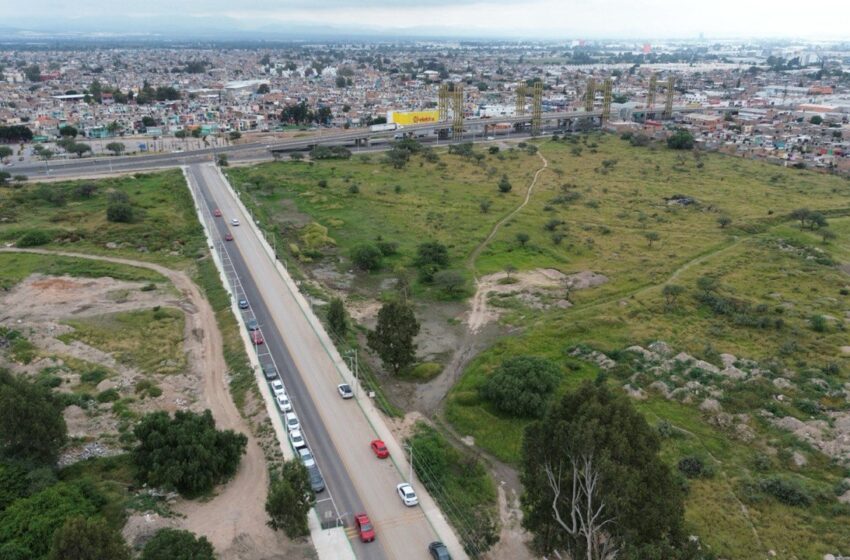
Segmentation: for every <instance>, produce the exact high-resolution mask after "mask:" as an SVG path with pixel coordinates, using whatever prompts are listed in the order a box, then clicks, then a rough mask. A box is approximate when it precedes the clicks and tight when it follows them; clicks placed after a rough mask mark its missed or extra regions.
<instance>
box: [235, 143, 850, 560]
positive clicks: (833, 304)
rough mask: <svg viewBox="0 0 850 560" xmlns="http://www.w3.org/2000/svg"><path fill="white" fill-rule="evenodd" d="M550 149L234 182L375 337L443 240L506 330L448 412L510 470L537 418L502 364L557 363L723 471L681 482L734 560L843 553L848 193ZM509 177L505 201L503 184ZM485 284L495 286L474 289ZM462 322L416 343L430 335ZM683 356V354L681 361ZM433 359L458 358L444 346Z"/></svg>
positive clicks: (729, 162) (696, 520) (699, 527)
mask: <svg viewBox="0 0 850 560" xmlns="http://www.w3.org/2000/svg"><path fill="white" fill-rule="evenodd" d="M538 146H539V154H531V153H529V151H528V150H526V149H524V148H518V149H515V150H513V151H509V150H507V149H505V148H506V147H504V146H503V147H502V149H501V150H500V152H499V153H493V154H490V153H487V152H486V150H485V149H483V148H476V151H478V152H479V153H482V154H483V158H478V159H480V163H479V162H478V161H477V160H476V158H463V157H460V156H456V155H449V154H446V153H445V152H438V153H439V160H438V161H436V162H434V161H432V162H428V161H426V160H425V158H421V157H420V156H414V157H413V158H412V159H411V161H410V162H409V163H408V164H407V166H406V167H405V168H404V169H401V170H396V169H393V168H392V167H390V166H389V165H388V164H387V163H385V162H383V161H382V160H381V159H379V158H378V157H376V156H373V157H372V159H371V160H370V161H362V160H358V159H357V158H356V157H355V159H354V160H352V161H335V162H328V161H325V162H316V163H313V164H308V163H277V164H270V165H263V166H258V167H254V168H244V169H233V170H230V171H229V174H230V176H231V179H232V180H233V182H234V184H235V185H236V186H237V188H240V189H241V190H242V191H243V192H247V193H248V195H249V196H247V197H246V199H247V201H248V202H249V204H253V205H254V206H255V208H256V209H257V211H258V215H259V216H260V219H261V221H263V222H264V223H266V224H272V225H273V226H274V229H275V231H276V233H278V235H279V236H280V237H279V240H278V247H279V249H280V248H283V250H282V251H281V252H283V253H286V254H287V256H288V258H290V259H291V260H292V261H300V262H301V263H302V264H301V269H302V270H304V271H305V272H307V273H308V274H309V276H311V277H312V279H314V280H316V281H318V282H319V283H320V286H321V287H322V288H324V290H325V293H327V291H331V292H340V293H343V294H345V295H347V296H349V299H348V303H349V306H350V307H351V308H352V309H353V310H354V311H355V312H356V313H357V315H358V317H361V318H365V320H366V322H367V323H368V318H369V317H370V316H371V315H370V314H368V313H365V314H364V313H360V310H362V309H364V308H367V307H369V305H371V304H370V303H369V302H372V301H374V300H375V299H377V298H380V295H381V292H383V291H387V290H390V289H391V288H392V282H391V281H390V278H394V277H395V276H397V275H398V274H399V273H407V274H408V275H411V276H413V275H414V272H413V271H412V270H411V268H412V267H411V263H412V261H413V259H414V257H415V247H416V245H417V244H418V243H420V242H422V241H426V240H437V241H440V242H442V243H444V244H445V245H446V246H447V247H448V248H449V254H450V257H451V267H452V268H457V269H461V270H462V271H463V272H464V274H465V275H466V278H467V282H468V284H467V289H466V292H465V293H466V294H467V295H468V294H471V293H472V292H473V291H475V288H477V290H478V293H477V294H476V297H475V298H474V300H473V302H474V303H473V305H472V308H473V313H475V310H476V309H479V308H480V307H481V306H482V301H483V305H485V306H487V308H488V312H486V313H479V314H478V315H479V316H483V317H485V318H489V320H490V321H498V328H499V332H500V333H502V334H507V333H510V336H503V337H501V338H500V339H499V340H497V342H496V343H495V344H493V345H492V346H491V347H490V348H489V349H487V350H485V351H484V352H482V353H480V354H479V355H478V356H477V357H475V358H474V359H473V360H472V362H471V364H469V365H468V367H466V368H465V372H464V374H463V376H462V378H461V380H460V381H459V383H457V384H456V385H455V387H454V388H453V390H452V392H451V393H450V394H449V397H448V399H447V400H446V403H445V408H444V413H445V415H446V417H447V419H448V420H450V421H451V422H452V424H453V426H454V428H455V430H456V431H457V432H458V434H459V435H461V436H469V438H470V440H474V442H475V444H476V445H478V446H480V447H481V448H483V449H485V450H487V451H489V452H490V453H492V454H493V455H495V456H496V457H498V458H499V459H501V460H503V461H505V462H507V463H514V462H515V461H516V460H517V458H518V453H519V444H520V439H521V434H522V431H523V428H524V426H525V425H526V423H527V419H523V418H510V417H505V416H502V415H501V414H499V413H497V412H496V411H495V409H493V408H492V407H491V406H490V405H489V404H488V403H487V402H484V401H483V400H482V399H481V398H480V397H479V395H478V387H479V386H480V385H481V384H482V383H483V381H484V380H485V379H486V378H487V376H489V375H490V374H491V372H492V371H493V370H494V368H495V367H496V366H497V365H498V364H500V363H501V361H502V360H503V359H504V358H506V357H509V356H515V355H520V354H532V355H540V356H546V357H549V358H551V359H553V360H555V361H556V362H558V363H559V364H560V365H561V366H562V370H563V382H562V384H561V387H560V388H559V389H558V392H563V391H566V390H568V389H569V388H570V387H572V386H575V385H576V384H578V383H579V382H580V381H581V380H583V379H588V378H594V377H596V376H597V375H598V374H599V373H600V372H604V373H605V374H606V375H607V378H608V380H609V382H611V383H615V384H617V385H618V386H624V387H625V388H626V390H627V391H629V392H630V394H632V395H633V396H634V397H635V399H636V401H635V402H636V404H637V405H638V406H639V408H640V409H641V410H642V411H643V412H644V413H645V415H646V417H647V419H648V421H649V422H650V423H651V424H652V425H658V426H659V430H660V431H662V432H663V435H664V437H665V439H664V442H665V443H664V454H665V457H666V458H667V459H668V460H669V462H670V463H671V465H675V464H677V463H678V461H679V460H680V459H681V458H683V457H686V456H690V455H698V456H699V457H700V458H701V460H704V461H705V462H706V463H710V464H711V465H712V469H711V476H706V477H703V478H697V479H692V480H690V482H689V487H690V490H689V494H688V511H687V519H688V521H689V523H690V526H691V530H692V531H693V532H695V533H697V534H699V535H700V536H701V537H702V538H703V540H704V541H705V542H706V543H707V544H709V545H710V546H711V547H712V549H713V550H715V551H716V552H718V553H719V554H720V555H722V556H723V557H729V558H751V557H756V556H765V555H767V554H768V553H769V551H775V553H776V554H777V555H778V556H779V557H789V558H790V557H798V558H809V557H815V556H817V555H819V554H824V553H827V552H830V551H832V552H834V551H836V550H839V548H838V547H839V546H842V543H843V542H844V541H845V540H846V539H842V535H841V528H842V527H844V526H846V523H847V521H848V519H850V516H848V511H847V507H846V506H845V505H842V503H841V502H840V501H839V498H841V500H846V499H850V497H848V496H847V494H846V492H847V490H848V488H850V486H848V483H847V482H846V481H845V482H843V480H844V478H845V477H847V476H848V474H850V472H848V471H847V470H846V469H847V466H848V465H847V462H848V461H850V450H847V449H845V448H844V447H842V446H841V445H842V444H841V443H840V441H842V438H843V437H850V435H847V432H846V431H847V430H850V427H848V426H850V423H848V420H847V417H846V415H847V411H848V408H850V404H848V403H850V400H848V395H850V390H849V389H848V385H846V383H848V380H850V354H848V351H850V348H847V343H846V342H845V341H846V334H845V328H846V327H845V320H846V317H847V313H848V312H850V277H847V276H846V274H845V272H844V271H843V270H842V268H841V266H840V265H842V264H844V263H848V262H850V249H848V245H847V242H846V240H847V236H848V235H850V219H848V218H845V216H847V215H848V214H850V182H848V181H847V180H845V179H842V178H839V177H833V176H828V175H822V174H816V173H810V172H800V171H797V170H792V169H785V168H781V167H777V166H772V165H768V164H764V163H760V162H753V161H747V160H739V159H734V158H730V157H722V156H717V155H706V154H703V155H700V154H693V153H690V152H677V151H671V150H667V149H666V148H662V147H650V148H636V147H632V146H630V145H629V143H628V142H626V141H623V140H620V139H618V138H615V137H611V136H589V137H583V138H579V137H571V138H570V139H568V140H561V141H558V142H553V141H549V140H546V141H541V142H539V144H538ZM540 156H542V157H543V158H545V160H546V161H547V164H548V165H547V167H546V169H545V170H544V171H542V172H541V173H540V175H539V177H538V181H537V182H536V183H535V186H534V190H533V193H532V195H531V196H530V198H529V202H528V204H527V205H526V206H525V207H524V208H522V210H520V211H519V212H517V213H516V214H515V215H514V216H512V217H511V218H510V219H508V220H507V221H506V222H505V223H503V224H502V225H501V227H499V228H498V229H496V230H495V234H494V235H493V238H492V240H491V241H490V242H489V243H486V244H484V245H482V243H483V242H484V240H485V239H486V238H487V237H488V235H489V234H490V232H491V231H493V228H494V226H495V225H496V224H497V223H499V222H500V221H501V220H502V219H503V218H504V217H505V216H507V215H508V214H509V213H510V212H511V211H512V210H514V209H516V208H517V207H518V206H519V205H520V203H521V202H522V200H523V199H524V197H525V195H526V192H527V189H528V186H529V184H531V179H532V176H533V175H534V173H535V172H536V171H537V170H538V169H540V167H541V165H542V160H541V157H540ZM502 175H506V176H507V177H508V180H509V182H510V183H511V184H512V187H513V188H512V190H511V191H510V192H509V193H507V194H500V193H499V192H498V188H497V185H498V183H499V180H500V178H501V177H502ZM482 200H489V201H490V203H489V206H487V204H484V205H483V206H487V208H486V210H487V211H486V212H485V211H483V210H484V208H483V206H482V204H481V201H482ZM800 208H808V209H810V210H811V211H813V212H818V213H820V214H822V216H823V217H825V219H826V220H827V222H828V225H826V226H816V225H812V223H811V222H810V221H806V223H805V224H803V225H802V226H801V223H800V221H799V220H797V219H794V218H792V217H791V214H792V212H793V211H794V210H796V209H800ZM315 224H318V226H320V227H318V226H316V225H315ZM325 228H326V229H325ZM825 230H826V231H829V232H831V233H830V234H824V233H823V232H824V231H825ZM317 232H318V234H319V235H317ZM518 234H524V235H518ZM832 234H834V235H835V237H834V238H833V237H832ZM378 241H388V242H395V243H397V244H398V247H397V252H396V253H395V254H391V255H389V256H387V257H385V258H384V266H383V268H382V270H381V271H380V272H378V273H372V274H364V273H360V272H356V271H355V270H354V267H353V266H352V264H351V261H350V259H349V257H350V254H351V250H352V249H353V248H354V247H355V246H357V245H359V244H362V243H365V242H370V243H376V242H378ZM479 251H480V253H479ZM470 257H477V258H470ZM547 269H555V270H556V271H558V272H560V273H562V274H563V278H564V279H565V280H564V281H563V282H562V285H561V286H558V285H554V286H553V285H550V286H545V287H541V286H539V285H538V286H533V287H529V288H522V289H517V290H513V289H509V288H508V287H506V286H509V285H510V284H511V283H513V282H516V281H518V282H520V283H524V282H527V279H528V278H529V277H533V276H534V275H539V274H540V273H541V270H547ZM514 270H516V273H514ZM590 272H593V273H596V276H592V277H593V278H600V277H601V276H604V278H605V281H604V282H596V283H593V284H592V285H591V286H587V287H585V288H584V289H579V288H580V287H581V286H577V285H574V284H573V283H571V282H568V281H567V279H575V278H588V277H591V276H590V275H589V273H590ZM474 273H477V274H478V275H485V274H494V273H502V275H503V276H493V277H491V278H492V279H494V281H495V286H494V285H493V282H489V283H488V282H482V283H481V284H479V285H478V286H475V285H474V284H473V282H472V279H473V278H474ZM523 273H528V274H531V276H523ZM511 274H515V277H514V278H513V279H509V280H506V277H508V276H510V275H511ZM599 275H601V276H599ZM517 277H518V279H517ZM551 277H555V275H552V276H551ZM514 285H515V284H514ZM665 286H668V287H667V288H666V289H665ZM669 286H674V288H670V287H669ZM311 289H312V288H311ZM481 290H484V291H483V292H482V291H481ZM414 292H415V297H416V298H417V302H418V304H419V307H418V310H419V312H420V315H421V316H422V317H423V321H424V322H427V321H429V320H430V321H431V322H434V319H433V318H432V317H433V316H435V315H436V314H435V313H434V311H433V310H434V309H438V308H439V306H440V305H442V304H441V303H440V300H443V299H447V295H446V294H444V293H441V292H440V291H438V290H436V289H435V288H433V287H430V286H427V285H422V284H418V283H416V282H414ZM492 310H496V311H497V312H491V311H492ZM464 319H465V317H462V316H455V317H452V318H450V319H449V320H448V322H447V321H446V318H445V317H443V318H442V321H443V323H442V324H443V328H442V329H440V328H439V327H434V328H429V329H424V328H423V330H427V333H426V334H427V336H429V337H432V338H439V337H440V336H443V335H441V334H440V331H446V330H451V329H455V328H457V326H458V323H459V322H460V321H462V320H464ZM435 324H436V323H435ZM477 328H480V325H476V329H477ZM489 335H490V336H492V331H491V332H490V334H489ZM464 336H467V337H471V338H472V339H473V340H474V339H475V336H472V335H470V334H469V333H467V335H455V344H454V346H453V348H461V349H463V350H465V349H468V348H471V347H472V346H470V345H468V344H466V341H467V338H465V337H464ZM458 340H462V341H464V342H463V344H461V343H458V342H457V341H458ZM655 341H663V342H664V343H665V347H666V348H669V350H670V351H671V352H672V354H671V355H670V356H668V357H666V358H663V359H662V358H659V361H657V362H653V361H652V360H651V359H649V358H646V359H644V358H639V359H638V358H635V356H636V354H635V352H634V351H632V352H627V351H626V349H627V348H629V347H631V346H633V345H640V346H641V347H642V348H644V349H645V348H647V347H649V345H650V344H651V343H653V342H655ZM421 344H422V345H423V346H427V345H428V344H430V340H428V339H422V342H421ZM460 351H461V350H458V352H460ZM596 352H598V353H596ZM679 353H686V354H687V356H682V357H681V361H676V360H674V359H673V358H674V357H675V356H676V355H677V354H679ZM637 355H638V356H640V354H637ZM438 361H442V363H444V364H445V363H455V362H454V361H453V359H452V355H451V353H449V354H447V355H444V356H443V357H442V359H441V360H438ZM461 363H464V362H463V360H461ZM715 370H716V371H715ZM439 382H440V376H438V377H437V378H436V379H435V380H434V381H433V382H428V384H431V383H439ZM393 384H394V385H395V383H393ZM798 423H799V424H798ZM842 430H844V431H842ZM807 434H808V435H807ZM842 434H845V435H842ZM789 488H790V489H791V490H789ZM789 495H793V496H795V498H792V499H789V498H788V496H789ZM801 496H802V497H801ZM797 498H799V499H797Z"/></svg>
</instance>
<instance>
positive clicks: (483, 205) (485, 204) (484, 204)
mask: <svg viewBox="0 0 850 560" xmlns="http://www.w3.org/2000/svg"><path fill="white" fill-rule="evenodd" d="M492 205H493V201H492V200H490V199H488V198H485V199H482V200H480V201H478V209H479V210H481V213H482V214H486V213H487V212H489V211H490V207H491V206H492Z"/></svg>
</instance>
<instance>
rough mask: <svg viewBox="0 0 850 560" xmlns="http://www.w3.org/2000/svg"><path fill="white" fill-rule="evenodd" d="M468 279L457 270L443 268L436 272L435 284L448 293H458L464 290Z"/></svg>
mask: <svg viewBox="0 0 850 560" xmlns="http://www.w3.org/2000/svg"><path fill="white" fill-rule="evenodd" d="M465 283H466V280H465V279H464V277H463V274H461V273H460V272H458V271H457V270H441V271H439V272H437V273H436V274H434V285H435V286H437V287H438V288H440V289H441V290H443V291H444V292H446V294H448V295H450V296H451V295H457V294H458V293H460V292H461V291H463V286H464V284H465Z"/></svg>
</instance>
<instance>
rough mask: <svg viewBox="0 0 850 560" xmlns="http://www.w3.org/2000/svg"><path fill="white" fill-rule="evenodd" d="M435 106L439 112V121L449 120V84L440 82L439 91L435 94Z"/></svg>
mask: <svg viewBox="0 0 850 560" xmlns="http://www.w3.org/2000/svg"><path fill="white" fill-rule="evenodd" d="M437 108H438V110H439V112H440V122H443V121H447V120H449V84H446V83H442V84H440V93H439V94H438V96H437Z"/></svg>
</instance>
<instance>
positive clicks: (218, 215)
mask: <svg viewBox="0 0 850 560" xmlns="http://www.w3.org/2000/svg"><path fill="white" fill-rule="evenodd" d="M213 216H215V217H216V218H221V210H219V209H218V208H216V209H215V210H213Z"/></svg>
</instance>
